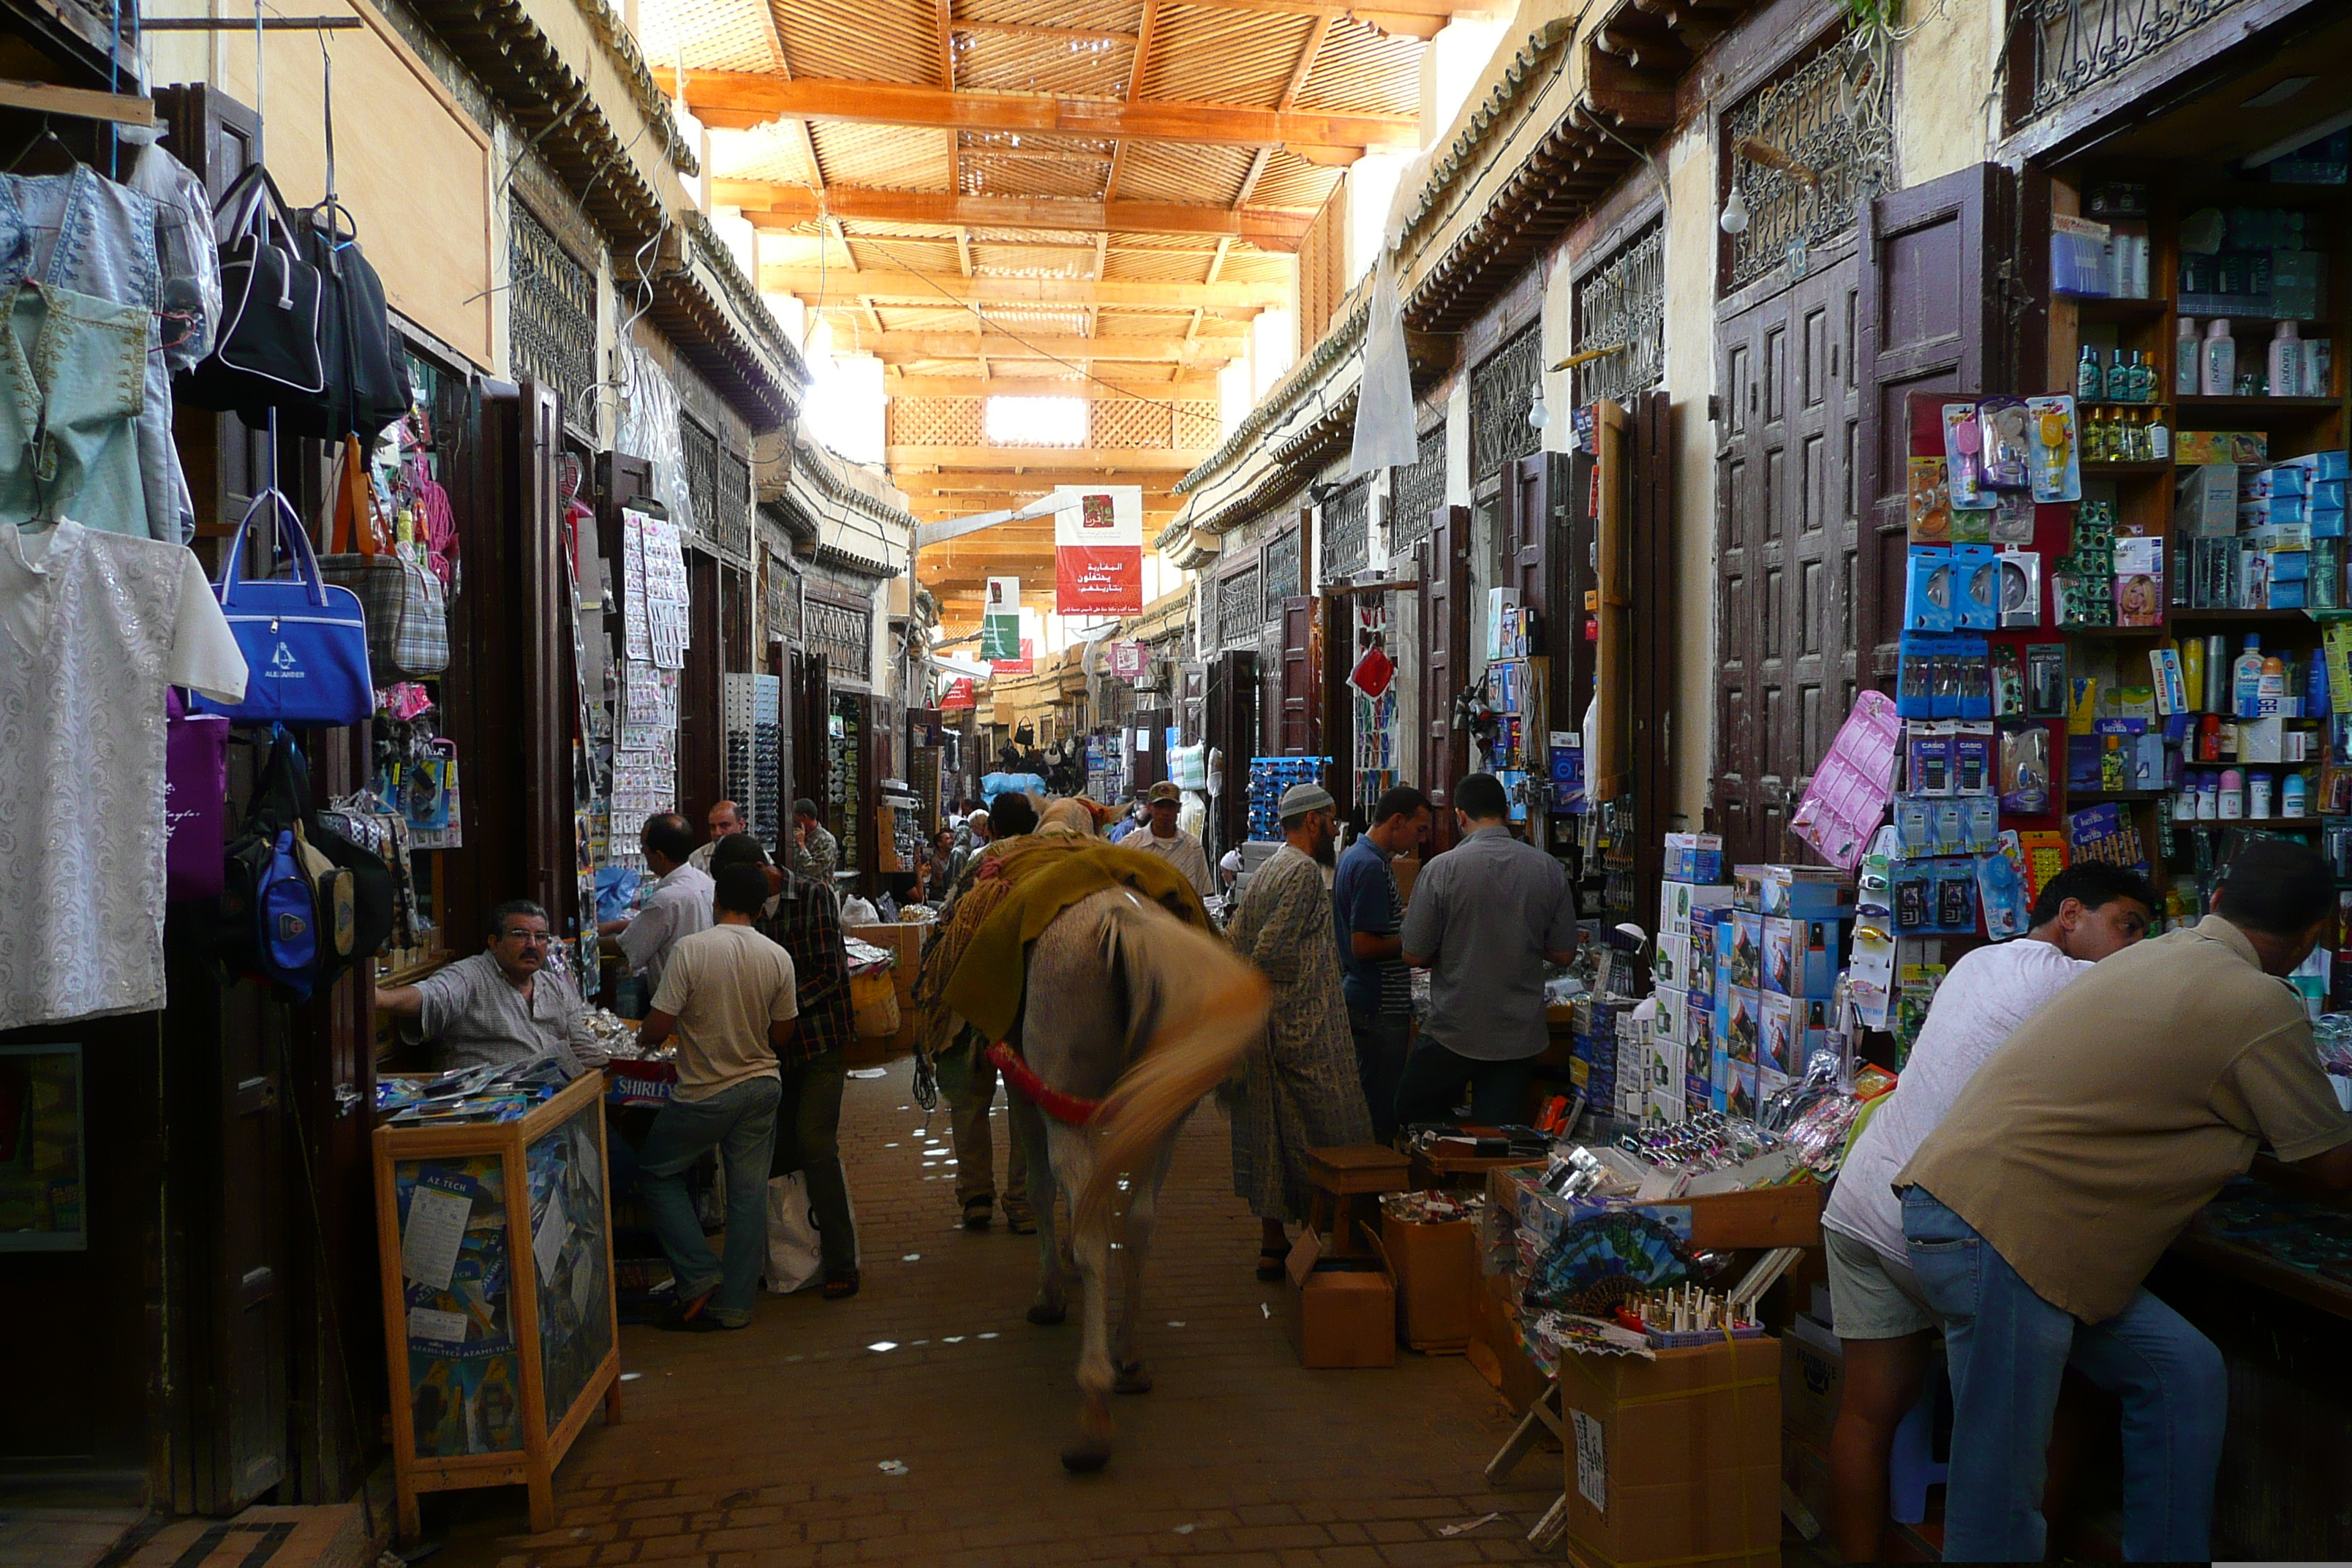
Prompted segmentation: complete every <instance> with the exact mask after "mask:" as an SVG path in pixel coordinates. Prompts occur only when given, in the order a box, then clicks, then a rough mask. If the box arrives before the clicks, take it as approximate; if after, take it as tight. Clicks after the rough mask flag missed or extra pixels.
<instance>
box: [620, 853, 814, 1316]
mask: <svg viewBox="0 0 2352 1568" xmlns="http://www.w3.org/2000/svg"><path fill="white" fill-rule="evenodd" d="M712 898H713V901H714V903H715V904H716V907H717V910H718V915H719V923H718V924H716V925H714V926H712V927H711V928H710V929H709V930H708V931H697V932H695V933H694V934H693V935H691V936H688V937H685V938H682V939H680V940H679V942H677V945H676V946H675V947H673V948H671V949H670V952H669V961H668V963H667V966H666V967H665V968H664V969H663V970H662V979H661V988H660V989H659V990H658V991H656V993H655V994H654V1005H653V1010H652V1011H651V1012H649V1013H647V1014H646V1022H645V1026H644V1027H643V1028H642V1029H641V1030H639V1031H638V1035H637V1038H638V1039H639V1041H641V1042H642V1043H643V1044H644V1045H645V1046H646V1047H648V1048H651V1047H655V1046H659V1045H662V1044H664V1043H665V1042H667V1040H668V1039H669V1037H670V1035H671V1033H672V1031H673V1030H675V1031H676V1033H677V1092H676V1093H675V1094H674V1095H673V1096H672V1097H671V1099H670V1102H669V1104H667V1105H666V1106H664V1107H663V1108H662V1110H661V1114H660V1115H658V1116H656V1117H655V1118H654V1125H653V1130H652V1131H650V1132H648V1133H646V1142H645V1146H644V1147H643V1148H642V1149H640V1150H639V1151H638V1152H637V1187H638V1190H639V1191H640V1192H641V1193H643V1194H645V1200H646V1210H647V1212H648V1213H650V1214H651V1215H652V1216H653V1222H654V1232H655V1234H656V1235H657V1236H659V1237H661V1244H662V1250H663V1251H664V1252H666V1253H667V1254H668V1255H669V1266H670V1272H671V1274H672V1275H673V1276H675V1277H676V1279H677V1300H676V1301H675V1303H674V1304H673V1305H672V1307H671V1309H670V1315H669V1317H668V1318H667V1319H666V1320H665V1321H663V1323H662V1327H664V1328H666V1329H680V1330H686V1331H693V1332H703V1331H709V1330H712V1329H740V1328H742V1327H743V1326H744V1325H745V1324H747V1323H749V1322H750V1321H751V1303H752V1301H753V1300H755V1299H756V1296H757V1293H758V1291H759V1288H760V1267H761V1260H762V1259H763V1258H764V1257H765V1256H766V1249H767V1236H768V1157H769V1154H770V1153H771V1152H772V1150H773V1148H774V1145H775V1141H776V1101H777V1100H778V1099H779V1098H780V1097H781V1096H782V1092H783V1085H782V1077H781V1074H780V1073H779V1071H778V1069H777V1066H776V1052H777V1050H778V1049H779V1048H780V1047H783V1046H785V1045H788V1044H790V1043H791V1040H792V1037H793V1019H794V1017H796V1016H798V1014H799V1004H798V1001H797V1000H796V989H797V988H796V987H795V985H794V984H793V960H792V955H791V954H789V953H787V952H785V951H784V950H783V949H782V948H781V947H778V946H777V945H776V944H775V943H774V942H770V941H769V940H768V939H767V938H766V937H764V936H762V935H761V934H760V933H759V932H758V931H754V930H753V929H752V927H751V921H752V919H753V917H754V916H756V915H758V914H759V912H760V907H761V905H762V904H765V903H766V902H767V901H768V879H767V876H766V874H765V873H763V872H762V871H761V869H760V868H759V867H757V866H751V865H741V864H738V865H731V866H724V867H721V868H719V876H718V877H717V879H715V887H714V889H713V893H712ZM708 1149H717V1150H718V1151H719V1158H720V1160H721V1161H723V1162H724V1163H725V1167H726V1173H727V1256H726V1258H725V1259H724V1260H723V1261H722V1260H721V1259H720V1258H718V1257H717V1256H715V1255H714V1254H713V1253H712V1252H711V1250H710V1244H709V1242H707V1241H705V1240H704V1239H703V1238H702V1225H701V1222H700V1221H699V1220H698V1219H697V1218H696V1217H695V1213H694V1201H693V1199H692V1198H690V1197H688V1195H687V1191H686V1173H687V1171H688V1169H689V1168H690V1167H691V1166H692V1165H693V1164H694V1163H695V1161H697V1160H698V1159H700V1158H701V1157H702V1154H703V1152H704V1151H705V1150H708Z"/></svg>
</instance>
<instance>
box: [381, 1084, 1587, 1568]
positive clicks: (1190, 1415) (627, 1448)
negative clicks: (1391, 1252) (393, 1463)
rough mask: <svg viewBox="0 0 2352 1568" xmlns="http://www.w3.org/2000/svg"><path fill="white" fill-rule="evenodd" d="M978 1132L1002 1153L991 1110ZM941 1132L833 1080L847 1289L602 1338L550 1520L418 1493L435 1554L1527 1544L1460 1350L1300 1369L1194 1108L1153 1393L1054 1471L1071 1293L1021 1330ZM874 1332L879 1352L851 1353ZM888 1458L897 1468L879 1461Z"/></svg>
mask: <svg viewBox="0 0 2352 1568" xmlns="http://www.w3.org/2000/svg"><path fill="white" fill-rule="evenodd" d="M927 1126H928V1131H929V1133H931V1134H932V1135H935V1136H936V1138H937V1139H938V1140H939V1141H940V1144H939V1147H938V1148H937V1150H936V1152H934V1153H933V1154H931V1155H929V1156H928V1158H929V1159H931V1160H934V1161H936V1162H937V1163H930V1164H928V1165H927V1164H926V1159H927V1155H926V1153H925V1141H924V1135H923V1131H922V1130H924V1129H925V1128H926V1127H927ZM997 1132H998V1139H997V1142H998V1146H999V1151H1000V1152H999V1162H1000V1170H1001V1168H1002V1158H1003V1156H1002V1148H1003V1132H1004V1121H1003V1115H1002V1113H1001V1110H1000V1114H999V1117H998V1119H997ZM946 1135H947V1120H946V1116H945V1113H944V1111H942V1112H941V1113H940V1115H938V1116H936V1117H933V1118H930V1119H929V1120H928V1122H927V1119H926V1118H925V1117H924V1115H923V1113H922V1111H921V1110H920V1109H919V1107H915V1106H914V1105H913V1103H912V1100H911V1097H910V1095H909V1093H908V1070H907V1068H906V1066H905V1064H900V1065H899V1066H898V1067H896V1068H893V1069H892V1071H891V1073H890V1076H888V1077H887V1078H885V1079H852V1080H851V1081H850V1084H849V1092H848V1095H847V1098H846V1100H845V1104H844V1109H843V1114H842V1147H843V1152H844V1155H845V1159H846V1160H847V1162H848V1165H849V1178H850V1188H851V1192H852V1194H853V1195H854V1197H855V1199H856V1205H857V1215H858V1222H859V1237H860V1241H861V1243H862V1246H863V1250H864V1256H865V1279H866V1284H865V1289H864V1291H863V1292H862V1293H861V1294H860V1295H858V1296H857V1297H856V1299H855V1300H851V1301H848V1302H840V1303H827V1302H825V1301H824V1300H820V1299H819V1298H818V1296H817V1294H816V1292H814V1291H810V1292H808V1293H806V1294H803V1295H798V1296H792V1297H783V1298H778V1297H766V1298H763V1299H762V1300H761V1304H760V1310H759V1314H758V1316H757V1318H756V1320H755V1321H754V1322H753V1324H752V1326H751V1328H749V1329H747V1330H744V1331H741V1332H740V1333H732V1334H710V1335H688V1334H665V1333H661V1332H658V1331H655V1330H652V1329H635V1328H633V1329H624V1330H623V1331H622V1339H621V1353H622V1363H623V1367H624V1370H625V1371H626V1372H631V1373H639V1374H641V1375H639V1376H637V1377H636V1378H635V1379H634V1380H632V1381H630V1382H629V1383H627V1384H625V1385H624V1393H625V1402H626V1404H625V1419H624V1421H623V1424H622V1425H620V1426H614V1427H612V1428H609V1429H608V1428H605V1427H604V1426H602V1425H601V1423H599V1422H597V1421H595V1420H593V1419H592V1421H591V1424H590V1426H589V1428H588V1430H587V1432H586V1434H585V1435H584V1436H583V1437H582V1438H581V1440H580V1442H579V1444H578V1446H577V1447H574V1448H573V1450H572V1456H571V1458H569V1459H568V1460H567V1461H566V1463H565V1464H564V1466H563V1467H562V1469H561V1470H560V1471H559V1472H558V1474H557V1486H558V1503H559V1506H560V1508H561V1510H562V1521H561V1523H560V1524H559V1526H558V1528H557V1529H556V1530H554V1531H551V1532H549V1533H548V1534H545V1535H539V1536H533V1535H528V1534H522V1533H519V1532H520V1531H524V1530H525V1529H527V1522H526V1521H525V1519H524V1514H523V1507H522V1494H521V1492H520V1489H515V1490H512V1491H510V1492H497V1493H482V1494H474V1495H472V1496H470V1497H468V1496H462V1495H459V1496H441V1497H428V1498H426V1499H425V1526H426V1534H427V1535H428V1537H432V1538H437V1539H443V1540H446V1541H447V1542H449V1544H448V1547H447V1549H446V1551H445V1552H443V1553H441V1554H440V1555H439V1556H437V1557H436V1558H435V1559H434V1563H435V1568H445V1565H446V1568H493V1565H496V1568H533V1565H535V1568H569V1565H572V1564H590V1563H653V1562H659V1563H680V1564H708V1565H709V1568H799V1565H802V1564H830V1563H909V1564H921V1565H923V1568H980V1565H982V1564H998V1563H1003V1564H1023V1565H1026V1564H1033V1563H1072V1564H1076V1563H1089V1564H1091V1563H1135V1562H1141V1561H1146V1560H1150V1561H1157V1560H1159V1559H1161V1558H1180V1557H1181V1558H1184V1559H1187V1560H1189V1561H1192V1562H1197V1563H1203V1564H1209V1563H1213V1564H1220V1565H1223V1568H1241V1565H1242V1564H1253V1565H1255V1564H1264V1565H1266V1568H1276V1565H1290V1564H1317V1565H1323V1564H1328V1565H1330V1568H1357V1565H1365V1568H1410V1565H1417V1564H1442V1563H1481V1562H1518V1561H1525V1560H1530V1559H1532V1558H1534V1557H1535V1555H1536V1554H1535V1553H1533V1552H1531V1551H1530V1550H1529V1549H1528V1545H1527V1542H1526V1540H1525V1532H1526V1530H1527V1527H1528V1525H1529V1524H1530V1523H1532V1522H1533V1521H1535V1519H1536V1518H1537V1516H1538V1514H1540V1513H1541V1512H1542V1510H1543V1509H1544V1508H1545V1507H1546V1506H1547V1505H1548V1504H1549V1500H1550V1496H1552V1495H1556V1494H1557V1492H1558V1489H1559V1476H1560V1463H1561V1461H1560V1459H1559V1455H1558V1453H1557V1452H1556V1451H1555V1452H1550V1453H1538V1454H1536V1455H1532V1456H1530V1457H1529V1458H1528V1460H1527V1461H1526V1462H1525V1463H1524V1464H1523V1465H1522V1466H1521V1467H1520V1469H1519V1471H1518V1473H1517V1475H1516V1476H1515V1477H1514V1478H1513V1480H1514V1481H1515V1482H1516V1483H1517V1487H1516V1489H1512V1490H1508V1491H1496V1490H1492V1489H1489V1488H1488V1487H1487V1485H1486V1480H1485V1478H1484V1477H1483V1476H1482V1475H1481V1473H1480V1470H1481V1468H1482V1467H1483V1466H1484V1465H1485V1463H1486V1459H1487V1458H1488V1457H1489V1456H1490V1455H1492V1454H1493V1452H1494V1451H1495V1449H1496V1447H1498V1446H1499V1445H1500V1444H1501V1443H1502V1441H1503V1439H1504V1438H1505V1437H1506V1436H1507V1435H1508V1434H1509V1432H1510V1429H1511V1426H1512V1425H1513V1423H1512V1421H1511V1419H1510V1417H1509V1415H1508V1414H1507V1412H1506V1410H1505V1408H1504V1406H1503V1405H1502V1402H1501V1400H1500V1398H1499V1397H1498V1396H1497V1395H1496V1394H1495V1393H1494V1391H1493V1390H1492V1389H1491V1388H1489V1387H1488V1386H1487V1384H1486V1382H1485V1381H1484V1380H1483V1379H1482V1378H1480V1377H1479V1375H1478V1373H1476V1372H1475V1370H1474V1369H1473V1368H1472V1367H1471V1366H1470V1364H1469V1363H1467V1362H1466V1361H1465V1360H1464V1359H1463V1358H1461V1357H1459V1356H1453V1357H1442V1358H1433V1357H1425V1356H1420V1355H1416V1354H1413V1353H1412V1352H1409V1351H1408V1352H1400V1354H1399V1360H1398V1364H1397V1366H1396V1367H1395V1369H1394V1370H1392V1371H1391V1370H1371V1371H1359V1372H1305V1371H1302V1370H1300V1369H1299V1367H1298V1365H1297V1360H1296V1358H1295V1357H1294V1356H1293V1355H1292V1353H1291V1352H1290V1349H1289V1346H1288V1343H1287V1342H1286V1340H1285V1338H1284V1335H1283V1328H1282V1321H1281V1312H1282V1297H1281V1288H1280V1287H1278V1286H1271V1285H1260V1284H1258V1283H1257V1282H1256V1279H1255V1277H1254V1276H1253V1274H1252V1272H1251V1270H1252V1267H1253V1265H1254V1263H1255V1253H1256V1248H1257V1242H1256V1225H1255V1221H1254V1220H1252V1219H1251V1218H1250V1216H1249V1215H1248V1213H1247V1211H1246V1210H1245V1209H1244V1207H1243V1206H1242V1205H1241V1204H1240V1203H1239V1202H1238V1201H1237V1200H1236V1199H1235V1198H1234V1196H1233V1194H1232V1190H1231V1189H1232V1182H1231V1162H1230V1144H1229V1142H1228V1134H1227V1131H1226V1124H1225V1121H1224V1119H1223V1116H1222V1115H1221V1114H1220V1113H1219V1112H1217V1111H1216V1110H1215V1109H1214V1108H1213V1106H1212V1107H1206V1108H1204V1109H1203V1110H1202V1111H1201V1112H1200V1113H1198V1114H1196V1115H1195V1116H1194V1118H1193V1119H1192V1122H1191V1123H1190V1125H1189V1126H1188V1127H1187V1128H1186V1130H1185V1131H1184V1133H1183V1135H1182V1146H1181V1152H1180V1153H1179V1156H1178V1158H1177V1161H1176V1165H1175V1170H1174V1173H1173V1174H1172V1175H1171V1177H1170V1179H1169V1184H1168V1187H1167V1189H1166V1191H1165V1194H1164V1195H1163V1197H1162V1200H1161V1208H1160V1213H1161V1219H1160V1240H1159V1244H1158V1247H1156V1249H1155V1251H1154V1254H1153V1257H1152V1258H1151V1262H1150V1270H1149V1272H1148V1273H1147V1275H1146V1278H1145V1286H1146V1301H1147V1315H1146V1322H1147V1323H1148V1324H1149V1328H1148V1330H1147V1331H1146V1332H1145V1335H1144V1354H1145V1356H1146V1359H1147V1360H1148V1362H1149V1363H1150V1366H1151V1369H1152V1372H1153V1373H1154V1375H1155V1376H1156V1377H1157V1379H1158V1383H1159V1386H1158V1388H1157V1390H1156V1391H1155V1392H1153V1393H1151V1394H1146V1395H1143V1396H1141V1397H1138V1398H1126V1399H1120V1400H1118V1401H1117V1402H1116V1405H1115V1407H1114V1414H1115V1415H1117V1416H1118V1423H1119V1432H1118V1444H1119V1447H1118V1455H1117V1457H1116V1458H1113V1459H1112V1461H1111V1465H1110V1468H1109V1469H1108V1471H1107V1472H1106V1473H1104V1474H1102V1475H1100V1476H1096V1477H1088V1478H1072V1477H1070V1476H1068V1475H1066V1473H1065V1472H1064V1471H1063V1469H1062V1467H1061V1464H1060V1460H1059V1458H1058V1456H1059V1454H1060V1451H1061V1447H1062V1444H1063V1442H1064V1440H1065V1438H1066V1437H1067V1436H1069V1435H1070V1434H1071V1432H1072V1431H1073V1430H1074V1428H1075V1422H1076V1384H1075V1382H1074V1376H1075V1368H1076V1356H1077V1349H1078V1333H1079V1331H1078V1329H1077V1327H1076V1311H1075V1307H1074V1310H1073V1313H1072V1321H1071V1323H1070V1325H1069V1326H1066V1327H1063V1328H1056V1329H1041V1328H1035V1327H1033V1326H1031V1325H1030V1324H1029V1323H1028V1322H1027V1321H1024V1318H1023V1312H1024V1310H1025V1309H1026V1308H1027V1306H1028V1304H1029V1300H1030V1295H1031V1292H1032V1290H1033V1289H1034V1285H1035V1279H1036V1247H1035V1243H1034V1240H1033V1239H1032V1238H1029V1237H1011V1236H1008V1235H1007V1234H1006V1233H1005V1232H1004V1231H1003V1229H1002V1228H1001V1227H999V1228H997V1229H994V1230H991V1231H988V1232H986V1233H982V1234H978V1235H974V1234H970V1233H967V1232H964V1231H962V1230H961V1229H959V1228H957V1227H956V1226H955V1204H954V1198H953V1193H952V1183H953V1177H954V1171H953V1168H952V1167H951V1166H950V1165H949V1164H947V1163H946V1159H947V1157H948V1150H947V1148H946V1146H945V1139H946ZM1269 1312H1270V1313H1271V1315H1269ZM882 1342H890V1343H892V1344H895V1346H896V1347H897V1348H895V1349H892V1350H888V1351H877V1350H875V1349H873V1348H871V1347H873V1346H875V1345H876V1344H877V1343H882ZM889 1460H896V1461H898V1462H899V1463H901V1464H903V1465H904V1466H905V1467H906V1472H905V1473H904V1474H887V1473H885V1472H884V1471H883V1470H882V1468H880V1467H881V1466H882V1464H883V1463H884V1462H885V1461H889ZM1493 1510H1501V1512H1502V1515H1503V1517H1502V1518H1500V1519H1498V1520H1496V1521H1493V1522H1491V1523H1488V1524H1486V1525H1484V1526H1481V1527H1480V1528H1478V1529H1477V1530H1475V1531H1470V1532H1468V1533H1466V1534H1464V1535H1460V1536H1456V1537H1453V1538H1450V1539H1449V1538H1447V1537H1444V1536H1442V1535H1440V1534H1439V1533H1438V1531H1439V1527H1441V1526H1443V1525H1446V1524H1451V1523H1460V1522H1464V1521H1469V1520H1471V1519H1474V1518H1475V1517H1477V1516H1478V1515H1480V1514H1483V1513H1486V1512H1489V1511H1493Z"/></svg>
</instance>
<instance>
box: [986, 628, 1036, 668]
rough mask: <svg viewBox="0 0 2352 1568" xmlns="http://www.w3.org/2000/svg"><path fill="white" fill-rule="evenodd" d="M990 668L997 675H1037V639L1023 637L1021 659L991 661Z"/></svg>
mask: <svg viewBox="0 0 2352 1568" xmlns="http://www.w3.org/2000/svg"><path fill="white" fill-rule="evenodd" d="M989 668H990V670H991V671H992V672H993V673H995V674H997V675H1034V674H1036V673H1037V639H1036V638H1034V637H1023V638H1022V639H1021V657H1020V658H996V659H991V660H990V661H989Z"/></svg>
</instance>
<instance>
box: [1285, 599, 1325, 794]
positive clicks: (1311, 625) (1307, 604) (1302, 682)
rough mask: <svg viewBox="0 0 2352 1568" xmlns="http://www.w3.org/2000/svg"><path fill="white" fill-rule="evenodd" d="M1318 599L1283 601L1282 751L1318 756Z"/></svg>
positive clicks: (1321, 732)
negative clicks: (1316, 651) (1315, 658)
mask: <svg viewBox="0 0 2352 1568" xmlns="http://www.w3.org/2000/svg"><path fill="white" fill-rule="evenodd" d="M1314 655H1315V601H1314V600H1313V599H1311V598H1308V597H1307V596H1305V595H1297V594H1294V595H1289V596H1288V597H1286V598H1285V599H1284V600H1283V601H1282V732H1281V740H1282V754H1283V755H1284V756H1286V757H1312V756H1319V755H1321V752H1322V748H1321V742H1322V738H1323V724H1322V715H1321V714H1320V713H1318V712H1317V711H1316V710H1317V707H1318V701H1317V699H1318V690H1317V688H1318V686H1319V685H1320V684H1321V683H1320V682H1318V680H1317V679H1315V675H1316V671H1315V665H1314Z"/></svg>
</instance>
